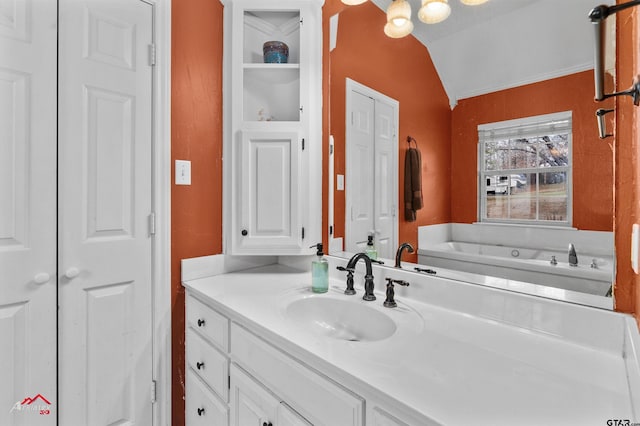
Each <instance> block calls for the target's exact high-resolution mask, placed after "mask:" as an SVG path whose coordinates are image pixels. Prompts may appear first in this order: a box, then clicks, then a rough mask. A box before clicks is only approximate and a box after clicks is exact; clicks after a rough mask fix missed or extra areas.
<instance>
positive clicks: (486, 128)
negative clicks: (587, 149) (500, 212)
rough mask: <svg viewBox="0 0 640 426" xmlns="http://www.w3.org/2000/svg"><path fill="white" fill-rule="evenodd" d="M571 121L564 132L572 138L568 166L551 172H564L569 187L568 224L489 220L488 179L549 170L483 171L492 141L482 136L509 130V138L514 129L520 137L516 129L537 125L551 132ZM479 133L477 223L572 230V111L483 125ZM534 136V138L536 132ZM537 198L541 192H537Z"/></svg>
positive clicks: (543, 221)
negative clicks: (560, 123) (561, 124)
mask: <svg viewBox="0 0 640 426" xmlns="http://www.w3.org/2000/svg"><path fill="white" fill-rule="evenodd" d="M562 121H568V122H570V123H571V125H570V126H568V127H567V128H563V130H562V131H563V132H564V131H566V132H568V134H569V140H568V142H569V159H570V160H569V165H568V166H561V167H554V168H553V169H552V170H548V171H549V172H551V171H557V172H564V173H566V186H567V217H566V220H565V221H562V222H560V221H558V222H551V221H546V220H541V219H539V218H538V219H535V220H526V219H521V220H518V219H490V218H487V217H486V216H487V214H486V207H487V203H486V200H487V197H486V194H487V192H486V177H487V176H490V175H512V174H517V173H535V174H542V173H545V170H547V169H541V168H529V169H526V168H520V169H503V170H484V166H485V165H484V160H485V156H484V149H483V148H484V143H486V142H487V141H490V140H491V138H485V137H483V136H481V133H483V132H484V133H485V135H486V134H487V133H490V132H491V131H492V130H495V131H497V132H500V130H503V129H507V131H505V132H504V134H505V137H510V136H509V133H510V130H512V129H513V132H512V135H515V134H517V132H516V131H515V129H517V128H518V127H520V126H522V127H526V126H532V127H535V126H536V125H539V126H540V129H545V128H546V127H548V128H549V129H550V128H551V127H552V124H553V123H554V122H562ZM477 129H478V145H477V147H478V148H477V149H478V156H477V157H478V164H477V178H478V193H477V194H478V197H477V199H478V222H480V223H486V224H514V225H526V226H538V225H541V226H547V227H554V226H555V227H557V228H572V227H573V111H571V110H569V111H561V112H557V113H550V114H542V115H536V116H530V117H523V118H517V119H514V120H505V121H498V122H495V123H486V124H480V125H478V127H477ZM532 134H535V132H533V133H532ZM536 194H537V195H538V194H539V192H538V190H536Z"/></svg>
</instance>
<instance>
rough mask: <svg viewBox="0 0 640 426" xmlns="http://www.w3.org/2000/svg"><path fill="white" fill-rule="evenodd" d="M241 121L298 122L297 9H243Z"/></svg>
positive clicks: (298, 33) (299, 110)
mask: <svg viewBox="0 0 640 426" xmlns="http://www.w3.org/2000/svg"><path fill="white" fill-rule="evenodd" d="M243 18H244V22H243V64H242V68H243V81H244V82H243V97H242V102H243V119H244V121H300V113H301V109H302V104H301V101H300V84H301V82H300V76H301V74H300V66H301V65H300V56H301V55H300V53H301V52H300V33H301V24H302V18H301V16H300V10H292V11H289V10H278V11H274V10H270V11H264V10H245V11H244V16H243Z"/></svg>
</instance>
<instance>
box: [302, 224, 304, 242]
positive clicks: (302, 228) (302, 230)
mask: <svg viewBox="0 0 640 426" xmlns="http://www.w3.org/2000/svg"><path fill="white" fill-rule="evenodd" d="M302 239H303V240H304V226H303V227H302Z"/></svg>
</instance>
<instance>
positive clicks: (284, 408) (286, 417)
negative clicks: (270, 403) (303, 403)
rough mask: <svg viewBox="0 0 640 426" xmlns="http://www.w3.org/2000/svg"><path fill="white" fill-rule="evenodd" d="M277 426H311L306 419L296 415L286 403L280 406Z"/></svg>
mask: <svg viewBox="0 0 640 426" xmlns="http://www.w3.org/2000/svg"><path fill="white" fill-rule="evenodd" d="M277 426H311V423H309V422H308V421H306V420H305V419H304V417H302V416H301V415H300V414H298V413H296V412H295V411H294V410H293V409H292V408H291V407H289V406H288V405H287V404H285V403H284V402H281V403H280V405H279V406H278V425H277Z"/></svg>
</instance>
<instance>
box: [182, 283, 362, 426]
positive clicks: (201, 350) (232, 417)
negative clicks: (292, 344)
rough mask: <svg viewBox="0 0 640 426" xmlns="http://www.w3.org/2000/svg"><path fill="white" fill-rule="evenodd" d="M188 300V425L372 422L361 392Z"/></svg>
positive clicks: (331, 425)
mask: <svg viewBox="0 0 640 426" xmlns="http://www.w3.org/2000/svg"><path fill="white" fill-rule="evenodd" d="M186 299H187V302H186V303H187V321H186V322H187V325H186V335H187V341H186V345H185V347H186V354H185V355H186V356H185V358H186V371H187V377H186V379H187V383H186V394H185V398H186V423H187V425H189V426H192V425H200V424H211V425H218V424H220V425H226V424H227V423H228V424H230V425H231V426H247V425H257V426H265V425H266V426H308V425H315V426H336V425H340V426H364V409H365V404H364V400H363V399H362V398H361V397H359V396H358V395H356V394H354V393H353V392H351V391H349V390H347V389H345V388H344V387H342V386H340V385H339V384H337V383H335V382H333V381H332V380H330V379H329V378H328V377H326V376H324V375H321V374H319V373H317V372H315V371H313V370H311V369H310V368H309V367H308V366H307V365H305V364H303V363H301V362H300V361H298V360H297V359H295V358H292V357H290V356H289V355H288V354H286V353H284V352H282V351H280V350H279V349H278V348H276V347H275V346H273V345H272V344H271V343H269V342H267V341H265V340H262V339H261V338H260V337H258V336H257V335H256V334H254V333H253V332H251V331H249V330H247V329H246V328H244V327H243V326H241V325H239V324H238V323H236V322H234V321H231V320H229V319H228V318H226V317H225V316H224V315H221V314H220V313H218V312H216V311H215V310H214V309H212V308H211V307H209V306H208V305H207V304H206V303H204V302H203V301H201V300H200V299H198V298H197V297H195V296H194V295H193V294H191V292H187V298H186ZM212 336H213V337H212ZM229 342H230V343H231V344H229Z"/></svg>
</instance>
